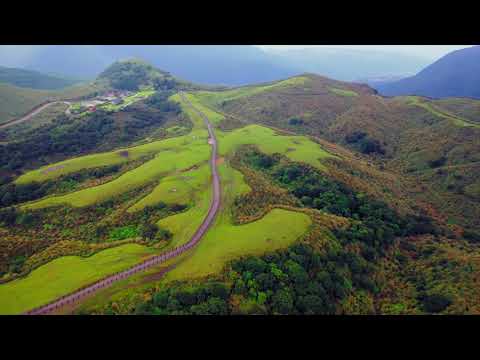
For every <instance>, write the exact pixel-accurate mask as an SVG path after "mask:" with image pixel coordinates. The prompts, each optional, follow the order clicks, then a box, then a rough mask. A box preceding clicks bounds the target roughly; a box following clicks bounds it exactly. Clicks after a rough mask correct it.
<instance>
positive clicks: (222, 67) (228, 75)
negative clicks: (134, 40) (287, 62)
mask: <svg viewBox="0 0 480 360" xmlns="http://www.w3.org/2000/svg"><path fill="white" fill-rule="evenodd" d="M127 58H141V59H144V60H145V61H148V62H149V63H151V64H152V65H153V66H155V67H158V68H161V69H165V70H166V71H168V72H170V73H172V75H174V76H177V77H179V78H184V79H189V80H190V81H193V82H197V83H205V84H225V85H243V84H248V83H258V82H265V81H272V80H278V79H281V78H285V77H289V76H292V75H295V74H296V73H298V71H296V70H295V69H292V68H289V67H288V66H284V65H282V64H274V63H272V60H271V57H270V56H269V55H268V54H267V53H265V52H264V51H263V50H261V49H259V48H257V47H255V46H244V45H241V46H237V45H232V46H230V45H221V46H215V45H201V46H197V45H55V46H29V47H28V49H26V48H25V47H18V48H17V47H12V46H3V47H0V59H1V60H0V65H4V66H12V65H13V64H15V65H14V66H17V67H23V68H26V69H33V70H37V71H41V72H44V73H53V72H54V73H59V74H63V75H68V76H74V77H80V78H86V79H93V78H95V77H96V76H97V75H98V74H100V73H101V72H102V71H103V70H104V69H105V68H106V67H107V66H109V65H110V64H112V63H113V62H115V61H117V60H123V59H127Z"/></svg>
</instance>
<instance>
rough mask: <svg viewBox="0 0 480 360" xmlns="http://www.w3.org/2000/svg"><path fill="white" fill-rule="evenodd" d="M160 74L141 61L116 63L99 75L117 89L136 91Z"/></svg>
mask: <svg viewBox="0 0 480 360" xmlns="http://www.w3.org/2000/svg"><path fill="white" fill-rule="evenodd" d="M157 76H160V72H159V71H158V70H156V69H155V68H154V67H153V66H151V65H149V64H146V63H144V62H142V61H118V62H115V63H114V64H112V65H111V66H109V67H108V68H107V69H106V70H105V71H104V72H102V73H101V74H100V76H99V77H100V78H106V79H108V80H109V81H110V84H111V85H112V86H113V87H114V88H117V89H122V90H131V91H136V90H138V89H139V87H140V86H141V85H147V84H149V83H150V82H151V81H152V80H153V78H155V77H157Z"/></svg>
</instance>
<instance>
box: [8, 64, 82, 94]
mask: <svg viewBox="0 0 480 360" xmlns="http://www.w3.org/2000/svg"><path fill="white" fill-rule="evenodd" d="M78 82H79V81H78V80H71V79H65V78H61V77H56V76H52V75H46V74H42V73H39V72H37V71H31V70H24V69H15V68H6V67H3V66H0V83H7V84H10V85H14V86H17V87H22V88H29V89H38V90H55V89H62V88H66V87H68V86H71V85H74V84H75V83H78Z"/></svg>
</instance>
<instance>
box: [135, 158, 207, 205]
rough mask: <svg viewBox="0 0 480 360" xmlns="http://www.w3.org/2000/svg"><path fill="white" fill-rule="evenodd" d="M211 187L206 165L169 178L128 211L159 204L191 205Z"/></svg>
mask: <svg viewBox="0 0 480 360" xmlns="http://www.w3.org/2000/svg"><path fill="white" fill-rule="evenodd" d="M209 186H210V167H209V166H208V165H207V164H205V165H203V166H201V167H200V168H195V169H192V170H189V171H185V172H182V173H180V174H175V175H172V176H167V177H165V178H163V179H162V181H161V182H160V184H159V185H158V186H157V187H155V189H153V191H152V192H151V193H150V194H148V195H147V196H145V197H144V198H143V199H142V200H140V201H139V202H137V203H136V204H134V205H133V206H132V207H130V208H129V210H128V211H130V212H134V211H138V210H141V209H143V208H144V207H145V206H150V205H154V204H157V203H159V202H160V201H162V202H164V203H167V204H185V205H189V204H191V202H192V201H193V200H194V197H195V194H196V193H197V192H198V191H201V190H203V189H207V188H208V187H209Z"/></svg>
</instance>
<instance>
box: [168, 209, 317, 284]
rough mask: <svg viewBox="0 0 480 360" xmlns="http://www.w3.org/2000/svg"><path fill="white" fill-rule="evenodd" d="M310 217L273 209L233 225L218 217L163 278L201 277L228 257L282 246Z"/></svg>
mask: <svg viewBox="0 0 480 360" xmlns="http://www.w3.org/2000/svg"><path fill="white" fill-rule="evenodd" d="M310 224H311V220H310V218H309V217H308V216H307V215H305V214H303V213H297V212H292V211H286V210H282V209H273V210H272V211H270V212H269V213H268V214H266V215H265V216H264V217H263V218H262V219H260V220H258V221H255V222H252V223H249V224H245V225H238V226H235V225H232V224H231V223H229V222H227V221H225V220H224V219H222V217H220V218H219V219H218V220H217V221H216V223H215V226H214V228H212V229H211V231H209V232H208V233H207V234H206V235H205V237H204V239H202V241H201V242H200V244H199V245H198V247H197V248H195V249H194V250H193V251H194V253H193V254H192V256H191V257H189V258H188V259H186V260H185V261H184V262H182V263H181V264H179V265H178V266H177V267H176V268H175V269H174V270H172V271H171V272H170V273H168V274H167V275H166V278H165V280H166V281H172V280H180V279H187V278H189V279H190V278H195V277H202V276H206V275H209V274H213V273H216V272H219V271H220V270H221V269H222V268H223V266H224V265H225V264H226V263H227V262H228V261H230V260H232V259H234V258H236V257H239V256H244V255H258V254H263V253H265V252H268V251H273V250H277V249H281V248H285V247H287V246H289V245H291V244H292V243H294V242H295V241H296V240H297V239H298V238H299V237H300V236H301V235H303V234H304V233H305V232H306V231H307V229H308V227H309V225H310Z"/></svg>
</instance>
